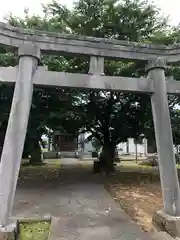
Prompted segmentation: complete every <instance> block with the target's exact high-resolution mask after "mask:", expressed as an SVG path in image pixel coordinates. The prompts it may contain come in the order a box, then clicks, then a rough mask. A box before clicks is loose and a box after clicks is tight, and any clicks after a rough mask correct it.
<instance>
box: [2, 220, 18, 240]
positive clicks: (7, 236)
mask: <svg viewBox="0 0 180 240" xmlns="http://www.w3.org/2000/svg"><path fill="white" fill-rule="evenodd" d="M17 234H18V227H17V222H16V223H13V224H9V225H8V226H6V227H0V240H16V239H17Z"/></svg>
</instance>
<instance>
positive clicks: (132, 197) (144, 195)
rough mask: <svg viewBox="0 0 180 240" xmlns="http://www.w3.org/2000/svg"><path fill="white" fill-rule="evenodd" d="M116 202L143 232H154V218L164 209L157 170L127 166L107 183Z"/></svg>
mask: <svg viewBox="0 0 180 240" xmlns="http://www.w3.org/2000/svg"><path fill="white" fill-rule="evenodd" d="M105 185H106V188H107V190H108V191H109V192H110V194H111V195H112V197H113V198H114V200H115V201H116V202H117V203H118V204H120V206H121V207H122V208H123V209H124V210H125V211H126V212H127V213H128V214H129V215H130V216H131V218H132V219H133V220H135V221H136V222H137V223H138V224H139V225H140V226H141V228H142V229H143V230H145V231H148V232H151V231H152V216H153V214H154V212H155V211H156V210H159V209H162V207H163V206H162V195H161V187H160V180H159V172H158V170H157V169H153V168H150V167H142V168H141V167H139V166H138V165H133V164H129V165H128V164H125V166H123V168H122V167H121V168H118V169H117V173H116V175H114V176H112V177H110V178H108V179H107V180H106V182H105Z"/></svg>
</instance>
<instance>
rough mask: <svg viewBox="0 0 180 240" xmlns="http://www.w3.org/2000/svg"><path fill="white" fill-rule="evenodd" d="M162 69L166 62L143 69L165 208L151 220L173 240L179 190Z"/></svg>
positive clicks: (179, 220)
mask: <svg viewBox="0 0 180 240" xmlns="http://www.w3.org/2000/svg"><path fill="white" fill-rule="evenodd" d="M165 67H166V62H165V61H164V59H161V58H158V59H155V60H152V61H151V62H149V64H148V65H147V67H146V70H147V72H148V76H149V77H150V78H151V79H152V80H153V85H154V93H153V94H152V96H151V105H152V114H153V121H154V128H155V137H156V144H157V152H158V159H159V170H160V178H161V188H162V195H163V204H164V209H163V210H162V211H158V212H156V214H155V216H154V218H153V220H154V222H155V223H156V224H158V226H159V227H160V228H161V230H165V231H168V232H169V233H170V234H171V235H173V236H175V235H176V236H178V235H179V236H180V189H179V180H178V174H177V169H176V161H175V154H174V147H173V138H172V129H171V121H170V114H169V106H168V98H167V90H166V81H165ZM172 223H173V224H172ZM178 225H179V226H178Z"/></svg>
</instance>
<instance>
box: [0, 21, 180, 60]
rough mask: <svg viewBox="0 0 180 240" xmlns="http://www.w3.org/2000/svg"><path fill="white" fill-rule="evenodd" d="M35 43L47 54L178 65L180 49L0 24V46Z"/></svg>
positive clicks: (179, 47) (14, 46)
mask: <svg viewBox="0 0 180 240" xmlns="http://www.w3.org/2000/svg"><path fill="white" fill-rule="evenodd" d="M26 43H35V44H36V45H38V47H39V48H40V49H41V50H42V51H43V52H44V53H48V54H57V53H60V54H61V55H67V54H73V55H75V54H77V55H89V56H92V55H94V56H101V57H110V58H126V59H139V60H150V59H154V58H157V57H159V56H161V57H164V58H166V60H167V62H176V61H180V46H179V45H176V46H172V47H167V46H161V45H151V44H140V43H137V42H128V41H119V40H112V39H103V38H94V37H86V36H73V35H65V34H58V33H53V32H45V31H37V30H29V29H22V28H15V27H12V26H10V25H7V24H5V23H0V44H3V45H6V46H11V47H13V48H18V47H19V46H20V45H21V44H26Z"/></svg>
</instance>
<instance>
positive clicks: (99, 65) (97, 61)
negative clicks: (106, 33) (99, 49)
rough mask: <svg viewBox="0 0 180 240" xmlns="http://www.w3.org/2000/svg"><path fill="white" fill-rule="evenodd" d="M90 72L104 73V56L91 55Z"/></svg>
mask: <svg viewBox="0 0 180 240" xmlns="http://www.w3.org/2000/svg"><path fill="white" fill-rule="evenodd" d="M89 74H92V75H93V74H95V75H104V58H103V57H96V56H92V57H90V67H89Z"/></svg>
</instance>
